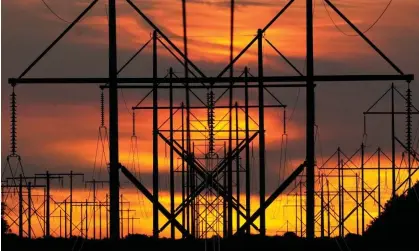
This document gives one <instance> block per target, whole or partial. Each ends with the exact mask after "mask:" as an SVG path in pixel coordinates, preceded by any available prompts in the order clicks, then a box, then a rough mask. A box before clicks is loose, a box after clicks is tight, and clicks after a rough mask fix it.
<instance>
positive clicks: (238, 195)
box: [236, 102, 240, 230]
mask: <svg viewBox="0 0 419 251" xmlns="http://www.w3.org/2000/svg"><path fill="white" fill-rule="evenodd" d="M236 147H239V109H238V104H237V102H236ZM236 172H237V173H236V193H237V204H240V154H237V156H236ZM236 216H237V220H236V223H237V230H239V228H240V214H239V212H238V211H237V212H236Z"/></svg>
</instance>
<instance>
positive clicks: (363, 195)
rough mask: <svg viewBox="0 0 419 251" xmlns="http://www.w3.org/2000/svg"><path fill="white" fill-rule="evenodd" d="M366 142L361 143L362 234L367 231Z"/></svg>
mask: <svg viewBox="0 0 419 251" xmlns="http://www.w3.org/2000/svg"><path fill="white" fill-rule="evenodd" d="M364 183H365V179H364V143H362V145H361V200H362V201H361V202H362V203H361V229H362V234H364V232H365V194H364V192H365V189H364Z"/></svg>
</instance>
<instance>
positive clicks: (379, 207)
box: [377, 147, 381, 216]
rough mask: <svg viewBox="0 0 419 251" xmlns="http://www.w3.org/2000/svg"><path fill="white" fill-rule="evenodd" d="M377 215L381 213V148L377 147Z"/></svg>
mask: <svg viewBox="0 0 419 251" xmlns="http://www.w3.org/2000/svg"><path fill="white" fill-rule="evenodd" d="M377 154H378V216H379V215H380V214H381V148H380V147H379V148H378V153H377Z"/></svg>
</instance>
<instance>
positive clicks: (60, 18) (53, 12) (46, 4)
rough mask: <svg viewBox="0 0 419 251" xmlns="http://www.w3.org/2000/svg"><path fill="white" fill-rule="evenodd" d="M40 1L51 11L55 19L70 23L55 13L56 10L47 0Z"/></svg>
mask: <svg viewBox="0 0 419 251" xmlns="http://www.w3.org/2000/svg"><path fill="white" fill-rule="evenodd" d="M41 1H42V3H43V4H44V5H45V7H47V9H48V10H49V12H51V13H52V14H53V15H54V16H55V17H56V18H57V19H59V20H61V21H63V22H64V23H67V24H70V23H71V22H69V21H67V20H66V19H64V18H62V17H61V16H60V15H58V14H57V12H55V11H54V10H53V9H52V8H51V7H50V6H49V5H48V3H47V2H45V0H41Z"/></svg>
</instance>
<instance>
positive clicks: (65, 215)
mask: <svg viewBox="0 0 419 251" xmlns="http://www.w3.org/2000/svg"><path fill="white" fill-rule="evenodd" d="M67 236H68V233H67V199H66V200H65V201H64V238H65V239H67Z"/></svg>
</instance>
